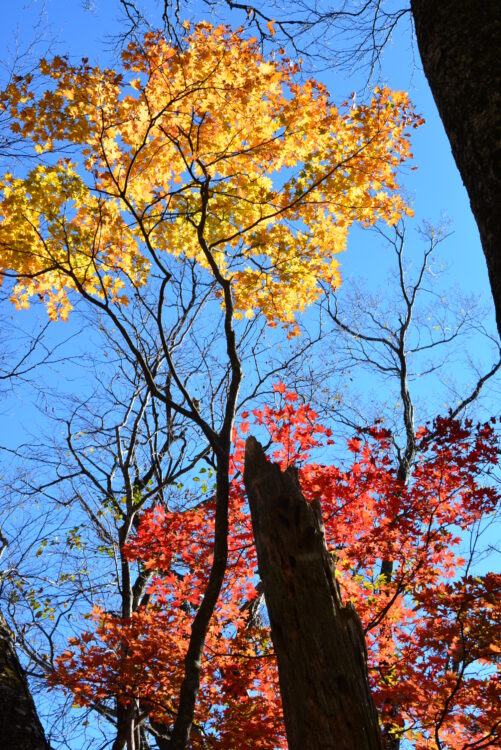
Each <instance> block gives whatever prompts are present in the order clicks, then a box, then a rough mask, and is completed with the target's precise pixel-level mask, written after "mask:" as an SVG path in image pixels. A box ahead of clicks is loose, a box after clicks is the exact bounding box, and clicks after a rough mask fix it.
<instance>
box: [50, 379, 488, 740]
mask: <svg viewBox="0 0 501 750" xmlns="http://www.w3.org/2000/svg"><path fill="white" fill-rule="evenodd" d="M276 394H277V401H276V403H275V405H273V406H266V407H264V409H261V410H255V411H254V413H253V418H254V424H255V429H256V430H257V431H262V434H263V435H264V434H266V433H267V434H268V435H269V437H270V438H271V441H272V443H271V451H270V456H271V457H272V458H273V460H274V461H277V462H279V463H280V464H281V465H282V467H286V466H288V465H291V464H294V465H296V466H298V467H299V469H300V480H301V486H302V490H303V492H304V494H305V496H306V497H307V498H308V499H313V498H315V497H318V498H320V500H321V504H322V512H323V517H324V522H325V529H326V538H327V543H328V546H329V549H330V550H331V552H332V555H333V558H334V560H335V563H336V572H337V578H338V582H339V584H340V587H341V591H342V595H343V598H344V600H345V601H346V600H351V601H352V602H353V603H354V604H355V607H356V609H357V612H358V613H359V614H360V617H361V619H362V622H363V625H364V628H365V631H366V635H367V644H368V651H369V675H370V680H371V686H372V690H373V695H374V698H375V701H376V704H377V707H378V710H379V711H380V715H381V721H382V723H383V724H384V725H386V726H390V725H391V727H392V731H394V732H395V733H396V734H397V735H398V736H399V737H402V738H405V739H407V740H409V741H410V742H411V743H412V746H413V747H415V748H416V750H425V749H426V750H428V749H429V748H444V749H445V748H448V749H449V750H460V749H461V750H466V748H471V747H475V748H488V747H492V748H493V747H497V746H499V743H500V741H501V735H500V728H499V705H500V699H501V684H500V680H499V655H500V653H501V627H500V625H501V597H500V594H501V576H499V575H496V574H494V573H489V574H487V575H484V576H480V577H475V576H473V575H472V574H471V573H470V572H469V569H468V563H467V562H466V561H465V560H464V559H463V558H462V556H461V554H460V547H461V534H462V532H464V531H466V530H468V529H471V528H472V527H473V526H474V525H475V524H476V523H477V522H478V521H479V519H481V518H482V517H483V516H484V515H486V514H489V513H490V512H491V511H492V510H493V508H494V507H495V505H496V502H497V501H498V499H499V498H498V495H497V493H496V492H495V491H494V489H493V488H492V487H491V486H489V485H485V486H484V484H483V483H482V477H483V475H484V474H485V473H486V472H488V470H489V468H490V467H493V466H494V465H496V464H497V461H498V457H499V449H498V445H497V442H496V440H495V436H494V430H493V425H492V424H491V423H486V424H478V425H473V424H472V423H471V422H465V423H464V424H460V423H459V422H458V421H456V420H452V419H447V418H439V419H437V420H435V422H434V423H432V424H429V425H428V426H427V427H424V428H421V429H420V430H418V433H417V436H416V438H417V440H418V445H419V451H418V459H417V462H416V465H415V468H414V472H413V475H412V478H411V481H410V483H409V484H408V485H407V486H404V485H403V484H402V482H401V481H400V480H398V479H397V471H396V466H395V460H394V457H393V454H392V450H391V435H390V433H389V432H387V431H386V430H384V429H382V428H381V426H380V425H376V426H374V427H373V428H371V429H368V430H367V431H364V432H363V433H360V434H359V435H358V436H357V437H355V438H353V439H351V440H350V441H348V448H349V451H350V452H351V455H352V459H351V465H350V466H349V467H348V468H338V467H336V466H327V465H324V464H322V463H315V462H312V458H311V454H312V453H317V454H318V452H319V451H320V452H321V453H325V451H326V450H328V447H329V445H330V444H331V443H332V436H331V433H330V431H329V430H328V429H326V428H324V427H323V426H322V425H320V424H319V423H318V420H317V415H316V414H315V413H314V412H313V411H312V410H311V409H310V408H309V407H308V405H305V404H300V403H299V402H298V397H297V395H296V394H295V393H288V392H287V391H286V389H285V388H284V386H283V385H282V384H279V385H277V386H276ZM248 418H249V415H244V422H243V424H242V425H241V428H240V435H239V436H237V435H236V436H235V437H236V440H235V451H234V457H233V469H232V471H233V479H232V490H231V510H230V516H231V530H230V562H229V566H228V572H227V576H226V580H225V585H224V589H223V593H222V596H221V598H220V601H219V604H218V607H217V610H216V614H215V617H214V619H213V622H212V625H211V629H210V633H209V636H208V639H207V643H206V649H205V657H204V662H203V674H202V686H201V690H200V694H199V699H198V702H197V708H196V717H195V729H194V732H193V734H192V738H191V745H190V746H191V747H193V748H196V747H202V746H203V741H202V740H203V738H204V737H205V738H207V736H209V737H210V741H211V746H212V747H215V748H233V747H237V746H238V747H245V748H249V750H250V749H251V748H270V749H271V748H276V747H284V748H285V747H286V746H287V745H286V742H285V736H284V730H283V725H282V722H281V716H280V697H279V691H278V682H277V671H276V664H275V660H274V656H273V651H272V646H271V643H270V639H269V632H268V629H267V627H266V619H265V618H264V619H263V618H261V619H260V618H256V616H255V612H254V611H253V608H252V607H253V603H254V604H255V597H256V596H257V593H256V590H255V584H256V580H257V579H256V575H255V573H256V560H255V552H254V548H253V544H252V534H251V528H250V519H249V516H248V512H247V507H246V502H245V498H244V494H243V491H242V482H241V471H242V459H243V439H242V437H241V436H242V434H243V433H246V432H247V431H248V429H249V421H248ZM213 517H214V508H213V502H212V501H211V500H208V501H202V502H200V503H198V504H197V505H196V506H194V507H191V508H187V509H176V510H174V509H173V510H168V509H167V508H165V507H163V506H162V507H158V506H157V507H155V508H153V509H151V510H149V511H146V512H145V513H144V514H143V516H142V519H141V522H140V525H139V528H138V530H137V533H136V534H135V536H134V537H133V538H132V539H131V540H130V541H129V542H128V543H127V556H128V557H129V559H130V560H134V561H137V563H138V565H139V566H140V567H144V568H148V569H151V570H152V571H154V576H153V579H152V582H151V585H150V588H149V599H148V602H147V603H145V604H144V605H143V606H141V607H140V608H139V609H138V610H137V611H136V612H134V614H133V616H132V617H131V618H130V619H128V620H123V619H121V618H120V617H117V616H115V615H112V614H109V613H104V612H102V611H101V610H99V609H97V608H96V609H95V610H94V611H93V613H92V618H93V620H94V626H93V628H92V629H91V630H89V632H86V633H83V634H82V635H81V636H80V637H79V638H75V639H73V640H72V641H71V642H70V646H69V649H68V651H67V652H65V653H63V654H62V655H61V656H60V657H59V660H58V668H57V670H56V672H55V673H54V674H53V676H52V678H51V679H52V684H62V685H63V686H65V687H66V688H67V689H69V690H71V691H72V692H73V694H74V695H75V700H76V701H77V703H80V704H83V705H85V704H89V703H92V702H94V701H103V700H104V701H106V700H107V699H110V698H114V697H117V698H118V700H119V701H122V702H123V703H124V704H129V703H130V702H131V701H137V703H138V705H139V706H140V708H141V710H142V711H143V712H144V714H145V715H150V716H151V717H153V718H154V719H155V720H156V721H158V722H161V723H165V724H167V725H168V724H169V721H170V720H171V718H172V715H173V714H174V712H175V708H176V707H175V705H173V700H175V698H174V696H176V695H177V693H178V686H179V682H180V679H181V676H182V665H183V656H184V653H185V648H186V642H187V633H188V629H189V624H190V621H191V618H192V616H193V612H194V608H196V607H197V604H198V602H199V600H200V596H201V591H202V590H203V588H204V585H205V579H206V576H207V569H208V559H209V558H210V556H211V541H212V534H213ZM382 560H391V561H392V562H393V573H392V576H391V580H389V577H388V576H387V575H386V576H385V575H382V574H381V573H380V567H381V561H382ZM395 707H397V708H398V710H397V711H396V710H395Z"/></svg>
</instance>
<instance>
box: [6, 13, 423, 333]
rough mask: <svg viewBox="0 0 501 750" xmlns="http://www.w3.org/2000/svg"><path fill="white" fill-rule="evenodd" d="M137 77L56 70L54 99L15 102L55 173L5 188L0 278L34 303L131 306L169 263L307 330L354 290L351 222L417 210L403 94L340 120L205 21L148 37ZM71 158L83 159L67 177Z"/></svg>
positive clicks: (290, 76)
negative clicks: (342, 256)
mask: <svg viewBox="0 0 501 750" xmlns="http://www.w3.org/2000/svg"><path fill="white" fill-rule="evenodd" d="M123 64H124V71H125V72H124V75H121V74H117V73H116V72H115V71H113V70H102V69H100V68H92V67H90V66H89V64H88V63H87V61H83V62H82V64H81V65H79V66H73V65H71V64H70V63H69V62H68V61H67V60H66V59H64V58H60V57H59V58H55V59H54V60H52V62H50V63H48V62H46V61H42V63H41V66H40V68H41V73H42V75H43V76H44V77H46V79H47V80H48V86H49V88H48V89H47V90H46V91H45V92H44V93H43V94H41V95H36V94H35V92H34V91H33V86H32V81H31V79H30V77H27V78H25V79H22V80H18V81H16V82H15V83H12V84H11V85H10V86H9V87H8V88H7V89H6V90H5V91H4V92H3V94H2V102H3V106H4V107H5V108H7V109H8V110H9V112H10V114H11V116H12V118H13V122H14V124H13V129H14V130H15V131H16V132H17V133H18V134H20V135H22V136H23V137H24V138H26V139H27V140H30V141H31V142H32V143H33V145H34V148H35V150H36V151H37V152H38V153H39V154H40V155H41V156H40V161H41V162H43V163H42V165H40V166H38V167H36V168H35V169H33V170H32V171H31V172H30V173H29V174H28V175H27V176H26V177H24V178H14V177H13V176H12V175H5V176H4V178H3V180H2V182H1V183H0V189H1V200H0V219H1V222H0V268H2V269H4V271H6V272H11V273H12V274H14V275H15V276H16V278H17V284H16V287H15V290H14V294H13V299H14V301H15V303H16V304H17V305H18V306H20V307H25V306H27V305H28V302H29V298H30V297H31V296H33V295H34V294H38V295H41V296H42V297H43V298H44V299H45V300H46V302H47V306H48V309H49V314H50V316H51V317H53V318H55V317H57V316H58V315H60V316H61V317H62V318H65V317H66V316H67V314H68V310H69V309H70V307H71V305H70V302H69V299H68V292H69V291H72V290H76V291H79V292H81V293H84V294H87V295H91V296H97V297H99V298H100V299H102V300H107V301H110V302H120V303H126V302H127V296H126V291H127V288H129V287H132V288H134V287H138V286H141V285H143V284H145V283H146V281H147V278H148V272H149V268H150V265H151V263H155V262H156V261H157V259H158V260H161V257H162V254H164V253H168V254H170V255H171V256H175V257H177V258H179V259H180V261H182V260H183V259H186V258H190V259H194V260H195V261H196V262H197V263H198V264H199V265H200V266H201V267H202V268H203V269H206V271H207V272H208V273H209V274H212V275H213V276H215V278H216V281H217V282H218V284H219V285H220V286H221V284H224V283H226V282H228V283H230V284H231V289H232V295H233V302H234V306H235V310H236V311H237V314H239V315H246V316H248V317H251V316H252V315H253V314H254V313H255V312H256V311H261V312H262V313H263V314H264V315H265V316H266V318H267V321H268V322H269V323H270V324H271V325H275V324H276V323H277V322H282V323H284V324H286V325H290V326H293V325H294V322H295V313H296V312H298V311H301V310H303V309H304V308H305V307H306V306H307V305H309V304H311V303H312V302H313V301H314V300H315V299H316V298H317V297H318V295H319V293H320V287H319V281H323V282H324V283H327V284H330V285H331V286H332V287H336V286H337V285H338V284H339V282H340V278H339V271H338V262H337V260H336V259H335V256H336V255H337V254H338V253H339V252H340V251H341V250H343V249H344V248H345V244H346V234H347V230H348V228H349V226H350V224H352V223H353V222H354V221H358V222H361V223H362V224H364V225H370V224H373V223H374V222H376V221H377V220H380V219H382V220H384V221H387V222H389V223H393V222H395V221H396V220H397V219H398V218H399V217H400V216H401V214H402V213H404V212H407V213H409V209H407V208H406V207H405V205H404V203H403V201H402V199H401V197H400V196H399V195H398V194H397V192H396V190H397V184H396V170H397V167H398V166H399V164H400V163H401V162H402V161H403V160H404V159H406V158H408V157H409V155H410V153H409V127H415V126H416V125H417V124H419V120H418V118H417V117H416V116H415V115H414V114H413V112H412V108H411V106H410V104H409V101H408V99H407V96H406V95H405V94H403V93H395V92H391V91H389V90H387V89H377V90H376V91H375V92H374V96H373V98H372V100H371V102H370V103H369V104H368V105H360V106H351V107H347V108H346V110H345V111H343V112H341V111H340V110H338V109H337V108H336V107H335V106H334V105H332V104H331V103H330V101H329V99H328V94H327V91H326V90H325V88H324V87H323V86H322V85H320V84H318V83H316V82H315V81H312V80H309V81H306V82H305V83H303V84H300V83H298V82H297V78H298V72H299V70H298V66H296V65H293V64H292V63H291V62H290V61H288V60H282V61H280V62H275V61H269V60H265V59H264V58H263V56H262V55H261V53H260V51H259V49H258V46H257V44H256V42H255V40H245V39H243V38H242V36H241V34H240V33H239V32H235V31H232V30H230V29H229V28H228V27H224V26H220V27H217V28H214V27H212V26H210V25H209V24H207V23H201V24H198V25H197V26H196V27H195V28H194V30H193V31H192V32H191V33H190V34H189V36H187V38H186V40H185V43H184V48H183V49H177V48H174V47H173V46H171V45H170V44H169V43H168V42H167V41H166V40H165V39H164V38H163V37H162V35H161V34H160V33H150V34H148V35H146V37H145V38H144V41H143V43H142V44H141V45H139V44H131V45H129V48H128V50H127V51H126V52H125V53H124V55H123ZM56 150H57V152H60V151H61V150H62V151H63V152H64V151H65V150H67V151H68V152H70V153H71V160H70V159H68V158H63V159H61V160H60V161H59V162H58V163H56V164H54V163H53V162H54V157H53V154H54V153H56ZM51 160H52V162H51Z"/></svg>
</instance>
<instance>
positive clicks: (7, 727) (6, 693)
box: [0, 614, 50, 750]
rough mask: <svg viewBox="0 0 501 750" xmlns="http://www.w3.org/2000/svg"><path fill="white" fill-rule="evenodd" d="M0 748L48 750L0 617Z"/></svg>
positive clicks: (8, 633)
mask: <svg viewBox="0 0 501 750" xmlns="http://www.w3.org/2000/svg"><path fill="white" fill-rule="evenodd" d="M0 747H1V748H5V749H6V750H7V748H8V750H50V748H49V745H48V743H47V740H46V739H45V735H44V731H43V729H42V725H41V724H40V720H39V718H38V715H37V712H36V708H35V704H34V703H33V698H32V697H31V693H30V689H29V687H28V682H27V680H26V675H25V673H24V670H23V668H22V667H21V665H20V663H19V659H18V658H17V654H16V651H15V649H14V645H13V643H12V638H11V635H10V632H9V629H8V627H7V623H6V622H5V620H4V618H3V615H2V614H0Z"/></svg>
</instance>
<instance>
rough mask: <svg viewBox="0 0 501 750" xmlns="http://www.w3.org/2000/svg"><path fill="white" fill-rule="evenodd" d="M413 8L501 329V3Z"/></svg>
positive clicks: (445, 0) (418, 3) (414, 4)
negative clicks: (480, 248)
mask: <svg viewBox="0 0 501 750" xmlns="http://www.w3.org/2000/svg"><path fill="white" fill-rule="evenodd" d="M411 10H412V15H413V18H414V25H415V28H416V37H417V41H418V46H419V52H420V55H421V61H422V63H423V68H424V72H425V73H426V77H427V79H428V83H429V84H430V88H431V91H432V93H433V97H434V99H435V103H436V105H437V108H438V111H439V114H440V117H441V119H442V122H443V124H444V128H445V131H446V133H447V136H448V138H449V141H450V144H451V148H452V153H453V155H454V159H455V160H456V164H457V166H458V169H459V172H460V173H461V177H462V179H463V182H464V185H465V187H466V190H467V191H468V196H469V198H470V203H471V208H472V211H473V214H474V216H475V219H476V222H477V225H478V229H479V232H480V240H481V242H482V247H483V250H484V254H485V259H486V261H487V269H488V271H489V279H490V283H491V289H492V296H493V297H494V304H495V306H496V318H497V326H498V331H499V333H500V335H501V2H500V0H482V2H473V0H439V1H437V0H411ZM473 262H475V261H474V260H473V258H472V263H473Z"/></svg>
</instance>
